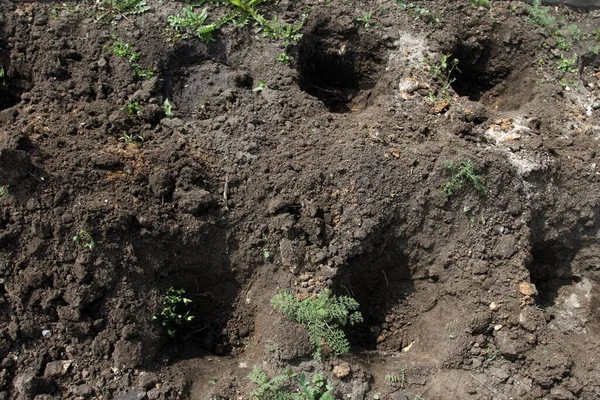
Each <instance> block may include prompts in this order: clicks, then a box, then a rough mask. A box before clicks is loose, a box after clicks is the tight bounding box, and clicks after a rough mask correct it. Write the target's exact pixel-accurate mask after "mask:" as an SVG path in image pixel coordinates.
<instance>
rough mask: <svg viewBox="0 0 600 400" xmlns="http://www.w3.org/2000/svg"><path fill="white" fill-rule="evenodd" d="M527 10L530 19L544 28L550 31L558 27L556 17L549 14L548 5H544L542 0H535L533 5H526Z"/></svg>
mask: <svg viewBox="0 0 600 400" xmlns="http://www.w3.org/2000/svg"><path fill="white" fill-rule="evenodd" d="M525 7H526V8H527V12H528V13H529V21H530V22H532V23H534V24H535V25H537V26H539V27H540V28H544V29H545V30H546V31H548V32H550V31H552V30H553V29H554V28H555V27H556V18H554V17H553V16H551V15H550V14H548V10H547V9H546V7H543V6H542V2H541V1H540V0H535V1H534V2H533V4H532V5H526V6H525Z"/></svg>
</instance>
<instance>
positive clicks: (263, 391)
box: [248, 366, 335, 400]
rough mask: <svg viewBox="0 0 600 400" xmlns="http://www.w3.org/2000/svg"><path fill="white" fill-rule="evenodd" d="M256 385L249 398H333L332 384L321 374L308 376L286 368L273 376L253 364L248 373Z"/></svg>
mask: <svg viewBox="0 0 600 400" xmlns="http://www.w3.org/2000/svg"><path fill="white" fill-rule="evenodd" d="M248 379H250V380H251V381H252V382H253V383H254V384H256V385H257V386H258V387H257V388H256V389H254V390H253V391H252V393H251V394H250V400H335V397H334V396H333V389H334V388H333V386H332V385H331V383H330V382H329V381H328V380H327V379H326V378H325V377H324V375H323V374H315V375H314V376H313V377H312V378H308V377H307V376H306V375H305V374H300V375H298V374H296V373H293V372H292V371H290V370H289V369H286V370H285V371H283V373H281V374H279V375H276V376H275V377H273V378H269V376H268V375H267V374H266V372H264V371H263V370H262V369H260V368H259V367H257V366H255V367H254V369H253V370H252V372H251V373H250V375H248Z"/></svg>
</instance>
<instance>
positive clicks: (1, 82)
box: [0, 65, 7, 87]
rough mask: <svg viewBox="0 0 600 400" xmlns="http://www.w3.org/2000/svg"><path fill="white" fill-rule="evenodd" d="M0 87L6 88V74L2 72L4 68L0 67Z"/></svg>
mask: <svg viewBox="0 0 600 400" xmlns="http://www.w3.org/2000/svg"><path fill="white" fill-rule="evenodd" d="M0 86H2V87H6V86H7V84H6V73H5V72H4V67H3V66H2V65H0Z"/></svg>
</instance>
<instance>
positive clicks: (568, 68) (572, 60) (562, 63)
mask: <svg viewBox="0 0 600 400" xmlns="http://www.w3.org/2000/svg"><path fill="white" fill-rule="evenodd" d="M576 65H577V56H576V55H574V56H573V57H565V56H564V54H561V55H560V60H559V61H558V62H557V63H556V66H557V67H558V69H559V70H561V71H563V72H569V73H573V74H574V73H576V72H577V67H576Z"/></svg>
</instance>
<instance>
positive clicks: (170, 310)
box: [152, 287, 194, 337]
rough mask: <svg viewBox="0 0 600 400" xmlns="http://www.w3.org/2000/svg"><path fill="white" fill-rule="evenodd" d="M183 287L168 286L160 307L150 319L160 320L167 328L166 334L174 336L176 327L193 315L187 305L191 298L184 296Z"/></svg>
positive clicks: (186, 321) (189, 320)
mask: <svg viewBox="0 0 600 400" xmlns="http://www.w3.org/2000/svg"><path fill="white" fill-rule="evenodd" d="M184 295H185V289H174V288H173V287H170V288H169V290H168V291H167V294H165V298H164V299H163V302H162V309H161V311H160V313H159V314H158V315H155V316H154V317H153V318H152V319H154V320H162V322H161V323H162V326H164V327H165V328H167V334H168V335H169V336H171V337H174V336H175V334H176V333H177V328H178V327H180V326H183V325H185V324H188V323H190V322H191V321H192V320H193V319H194V316H193V315H191V314H190V311H189V310H186V308H188V305H189V304H190V303H191V302H192V300H190V299H188V298H187V297H184Z"/></svg>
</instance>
